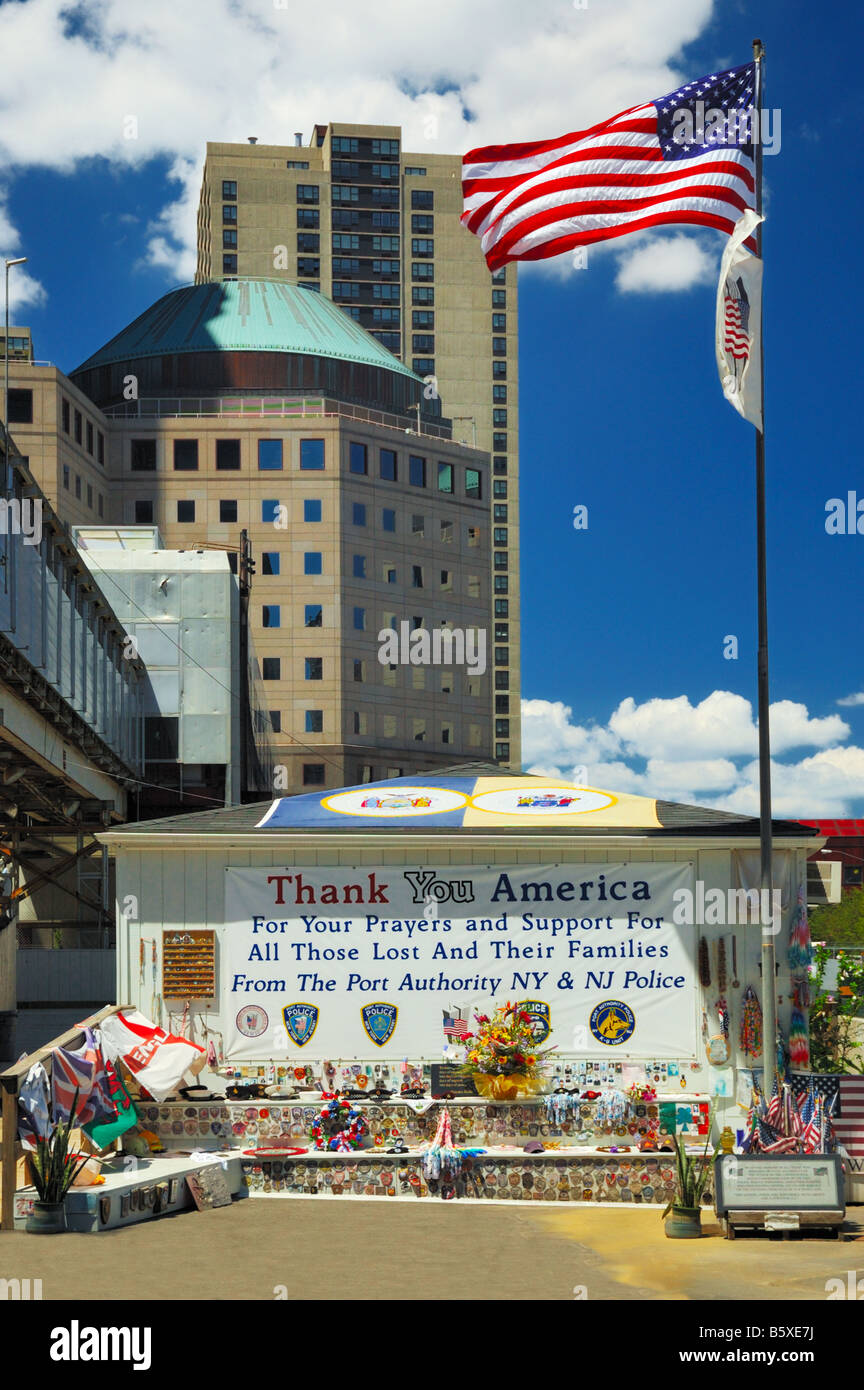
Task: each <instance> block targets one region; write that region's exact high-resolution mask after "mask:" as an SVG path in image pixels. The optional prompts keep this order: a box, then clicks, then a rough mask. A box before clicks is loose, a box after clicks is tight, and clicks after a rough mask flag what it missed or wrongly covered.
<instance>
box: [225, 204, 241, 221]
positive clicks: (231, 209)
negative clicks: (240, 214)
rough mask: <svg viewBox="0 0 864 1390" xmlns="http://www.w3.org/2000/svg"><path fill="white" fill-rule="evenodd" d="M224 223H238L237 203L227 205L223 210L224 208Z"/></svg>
mask: <svg viewBox="0 0 864 1390" xmlns="http://www.w3.org/2000/svg"><path fill="white" fill-rule="evenodd" d="M222 221H223V222H236V221H237V204H236V203H225V204H224V205H223V208H222Z"/></svg>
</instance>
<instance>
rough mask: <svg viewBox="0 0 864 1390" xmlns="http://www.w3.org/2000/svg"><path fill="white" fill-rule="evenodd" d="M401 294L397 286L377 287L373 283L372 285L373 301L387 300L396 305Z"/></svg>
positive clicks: (382, 285)
mask: <svg viewBox="0 0 864 1390" xmlns="http://www.w3.org/2000/svg"><path fill="white" fill-rule="evenodd" d="M401 293H402V292H401V290H400V288H399V286H398V285H385V284H381V285H379V284H377V283H373V285H372V298H373V299H389V300H390V301H391V302H392V303H393V304H398V303H399V300H400V298H401Z"/></svg>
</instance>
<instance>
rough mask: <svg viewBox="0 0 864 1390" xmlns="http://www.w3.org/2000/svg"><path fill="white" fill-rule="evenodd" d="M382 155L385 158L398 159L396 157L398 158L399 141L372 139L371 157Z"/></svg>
mask: <svg viewBox="0 0 864 1390" xmlns="http://www.w3.org/2000/svg"><path fill="white" fill-rule="evenodd" d="M382 155H383V157H384V158H385V159H398V158H399V141H398V140H373V141H372V156H373V158H375V157H376V156H378V157H379V158H380V157H381V156H382ZM405 172H406V173H407V172H408V171H407V169H406V171H405Z"/></svg>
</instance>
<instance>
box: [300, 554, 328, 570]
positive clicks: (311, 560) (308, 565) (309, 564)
mask: <svg viewBox="0 0 864 1390" xmlns="http://www.w3.org/2000/svg"><path fill="white" fill-rule="evenodd" d="M323 565H324V561H323V557H322V554H321V551H320V550H306V551H304V553H303V573H304V574H321V573H323Z"/></svg>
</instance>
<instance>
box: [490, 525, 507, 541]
mask: <svg viewBox="0 0 864 1390" xmlns="http://www.w3.org/2000/svg"><path fill="white" fill-rule="evenodd" d="M492 544H493V545H506V544H507V527H506V526H495V527H493V530H492Z"/></svg>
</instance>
